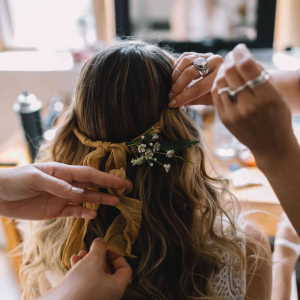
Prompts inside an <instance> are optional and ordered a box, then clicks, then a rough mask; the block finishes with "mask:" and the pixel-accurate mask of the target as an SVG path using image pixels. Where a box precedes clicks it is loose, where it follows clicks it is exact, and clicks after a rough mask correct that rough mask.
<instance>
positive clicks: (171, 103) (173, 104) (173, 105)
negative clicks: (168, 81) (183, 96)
mask: <svg viewBox="0 0 300 300" xmlns="http://www.w3.org/2000/svg"><path fill="white" fill-rule="evenodd" d="M176 103H177V102H176V100H172V101H171V102H170V103H169V107H175V106H176Z"/></svg>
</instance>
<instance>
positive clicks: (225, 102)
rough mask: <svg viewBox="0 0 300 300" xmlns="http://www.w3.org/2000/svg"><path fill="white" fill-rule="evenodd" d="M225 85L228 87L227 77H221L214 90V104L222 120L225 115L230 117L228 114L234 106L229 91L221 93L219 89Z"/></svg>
mask: <svg viewBox="0 0 300 300" xmlns="http://www.w3.org/2000/svg"><path fill="white" fill-rule="evenodd" d="M225 87H228V83H227V82H226V79H225V77H221V78H219V79H218V81H217V83H216V86H215V89H214V90H213V98H214V105H215V107H216V108H217V111H218V113H219V115H220V116H221V119H222V120H223V119H224V118H225V116H227V117H228V115H230V114H231V109H232V106H233V103H232V101H231V99H230V98H229V95H228V93H226V92H224V93H222V94H219V90H220V89H221V88H225Z"/></svg>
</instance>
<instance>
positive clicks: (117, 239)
mask: <svg viewBox="0 0 300 300" xmlns="http://www.w3.org/2000/svg"><path fill="white" fill-rule="evenodd" d="M74 134H75V135H76V137H77V138H78V140H79V141H80V142H81V143H82V144H83V145H85V146H88V147H91V148H95V150H93V151H91V152H90V153H89V154H88V155H87V156H86V157H85V159H84V161H83V165H85V166H90V167H93V168H96V169H99V165H100V161H101V159H103V158H104V157H105V156H106V155H108V158H107V160H106V163H105V171H107V172H109V173H111V174H114V175H116V176H119V177H120V178H123V179H126V172H125V170H126V166H127V152H128V147H127V145H126V143H110V142H102V141H92V140H90V139H88V138H87V137H86V136H84V135H83V134H82V133H80V132H79V131H78V130H77V129H74ZM108 192H109V193H111V194H113V195H116V196H118V197H119V199H120V202H119V203H118V204H117V205H116V208H117V209H118V210H119V211H120V214H119V215H118V216H117V217H116V218H115V219H114V221H113V222H112V224H111V225H110V226H109V228H108V229H107V231H106V233H105V236H104V241H105V242H106V243H107V245H108V248H109V249H111V250H112V251H114V252H116V253H117V254H120V255H123V256H129V257H133V255H132V245H133V244H134V242H135V240H136V239H137V236H138V234H139V230H140V225H141V218H142V217H141V215H142V202H141V201H140V200H138V199H134V198H130V197H127V196H126V192H127V191H126V190H125V189H109V190H108ZM84 205H85V206H86V207H88V208H93V209H97V208H98V207H99V205H98V204H94V203H85V204H84ZM88 223H89V221H87V220H83V219H77V218H76V219H73V222H72V227H71V230H70V232H69V235H68V237H67V240H66V242H65V244H64V247H63V250H62V263H63V265H64V266H65V267H66V268H67V269H69V268H70V258H71V256H72V255H74V254H77V253H78V252H79V251H80V250H81V249H83V248H84V237H85V235H86V231H87V228H88Z"/></svg>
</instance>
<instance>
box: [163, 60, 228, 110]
mask: <svg viewBox="0 0 300 300" xmlns="http://www.w3.org/2000/svg"><path fill="white" fill-rule="evenodd" d="M198 57H199V55H198ZM196 58H197V57H196ZM185 59H189V60H190V65H187V63H186V65H187V67H186V68H185V69H184V70H183V71H182V73H181V74H180V75H179V76H178V78H177V80H176V81H175V83H174V85H173V87H172V92H171V97H172V98H171V102H170V105H169V106H170V107H180V106H182V105H187V104H190V103H191V102H193V101H194V100H195V99H200V98H201V97H202V96H204V95H206V94H208V93H209V92H210V90H211V87H212V84H213V81H214V79H215V77H216V75H217V70H218V68H219V66H220V65H221V63H222V62H223V59H222V57H221V56H219V55H212V56H210V57H208V59H207V61H208V66H209V70H210V73H209V74H208V75H207V76H206V77H204V78H203V79H200V80H198V81H195V82H194V84H193V80H195V79H197V78H199V77H200V73H199V71H198V70H196V68H195V67H194V66H193V65H192V63H193V61H194V59H195V57H193V58H192V59H190V58H189V57H186V58H185ZM209 104H211V103H209Z"/></svg>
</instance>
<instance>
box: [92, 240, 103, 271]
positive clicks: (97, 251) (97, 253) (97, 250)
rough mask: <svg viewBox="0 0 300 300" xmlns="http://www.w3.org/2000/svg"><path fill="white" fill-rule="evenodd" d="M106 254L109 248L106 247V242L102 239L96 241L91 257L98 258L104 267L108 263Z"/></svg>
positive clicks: (93, 244)
mask: <svg viewBox="0 0 300 300" xmlns="http://www.w3.org/2000/svg"><path fill="white" fill-rule="evenodd" d="M106 253H107V247H106V245H105V242H104V240H103V239H101V238H96V239H94V241H93V243H92V245H91V248H90V252H89V255H91V256H94V257H97V259H98V260H99V262H100V263H101V265H102V266H103V265H104V264H105V263H106Z"/></svg>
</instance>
